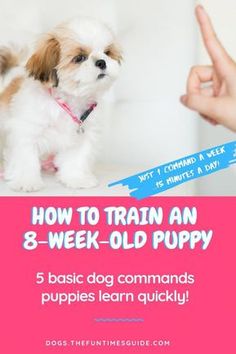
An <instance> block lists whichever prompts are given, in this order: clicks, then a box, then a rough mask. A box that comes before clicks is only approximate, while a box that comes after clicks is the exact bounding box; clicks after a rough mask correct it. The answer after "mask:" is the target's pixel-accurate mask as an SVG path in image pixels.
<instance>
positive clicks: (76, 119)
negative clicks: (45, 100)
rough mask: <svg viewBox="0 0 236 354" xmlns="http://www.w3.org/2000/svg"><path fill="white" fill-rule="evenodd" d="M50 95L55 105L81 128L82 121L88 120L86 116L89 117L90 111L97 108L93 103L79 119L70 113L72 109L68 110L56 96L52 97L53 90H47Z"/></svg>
mask: <svg viewBox="0 0 236 354" xmlns="http://www.w3.org/2000/svg"><path fill="white" fill-rule="evenodd" d="M48 91H49V93H50V95H51V96H52V98H54V100H55V101H56V102H57V104H58V105H59V106H60V107H61V108H62V109H63V110H64V111H65V112H66V113H67V114H68V115H69V116H70V117H71V118H72V119H73V121H74V122H75V123H77V124H78V125H79V126H81V125H82V124H83V123H84V121H85V120H86V119H87V118H88V116H89V115H90V113H92V111H93V110H94V108H96V107H97V103H96V102H94V103H92V104H91V105H90V106H89V108H88V109H87V110H86V111H85V112H84V113H83V114H82V115H81V116H80V117H79V116H78V115H76V114H74V113H73V112H72V109H71V108H70V106H69V105H68V104H67V103H66V102H65V101H64V100H63V99H61V98H60V97H58V96H54V94H53V89H52V88H49V89H48Z"/></svg>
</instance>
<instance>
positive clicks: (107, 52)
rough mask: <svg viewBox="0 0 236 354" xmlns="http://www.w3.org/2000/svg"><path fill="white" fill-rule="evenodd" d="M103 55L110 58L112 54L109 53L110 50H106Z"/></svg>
mask: <svg viewBox="0 0 236 354" xmlns="http://www.w3.org/2000/svg"><path fill="white" fill-rule="evenodd" d="M105 54H106V55H107V56H108V57H110V56H111V54H112V53H111V50H109V49H108V50H106V51H105Z"/></svg>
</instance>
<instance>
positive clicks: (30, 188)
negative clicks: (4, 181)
mask: <svg viewBox="0 0 236 354" xmlns="http://www.w3.org/2000/svg"><path fill="white" fill-rule="evenodd" d="M8 184H9V186H10V188H11V189H13V190H14V191H17V192H36V191H39V190H40V189H42V188H43V185H44V184H43V181H42V179H37V180H36V179H25V180H12V181H10V182H9V183H8Z"/></svg>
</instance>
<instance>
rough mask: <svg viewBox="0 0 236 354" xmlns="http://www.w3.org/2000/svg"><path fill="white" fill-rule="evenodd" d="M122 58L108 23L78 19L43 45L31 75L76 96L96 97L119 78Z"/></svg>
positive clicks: (34, 58)
mask: <svg viewBox="0 0 236 354" xmlns="http://www.w3.org/2000/svg"><path fill="white" fill-rule="evenodd" d="M121 60H122V56H121V52H120V49H119V47H118V45H117V44H116V40H115V37H114V35H113V33H112V32H111V30H110V29H109V28H108V27H106V26H105V25H104V24H102V23H100V22H98V21H95V20H92V19H89V18H78V19H74V20H72V21H70V22H68V23H66V24H63V25H61V26H58V27H57V28H56V29H55V30H54V31H53V32H52V33H51V34H50V35H47V36H46V37H44V38H43V39H42V41H41V42H40V44H39V46H38V49H37V50H36V52H35V53H34V54H33V56H32V57H31V58H30V59H29V61H28V63H27V65H26V68H27V70H28V72H29V75H30V76H33V77H34V78H35V79H36V80H40V81H41V82H43V83H48V84H49V85H52V86H58V87H59V88H60V89H61V90H62V91H64V92H66V93H67V94H71V95H74V96H94V95H97V94H99V93H102V92H104V91H105V90H107V89H108V88H109V87H110V86H111V84H112V83H113V81H114V80H115V79H116V78H117V76H118V73H119V67H120V64H121Z"/></svg>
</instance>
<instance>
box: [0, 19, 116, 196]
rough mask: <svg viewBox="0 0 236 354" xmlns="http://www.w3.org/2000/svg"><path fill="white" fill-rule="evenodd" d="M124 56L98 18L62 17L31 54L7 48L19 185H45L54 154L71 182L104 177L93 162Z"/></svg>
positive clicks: (6, 109)
mask: <svg viewBox="0 0 236 354" xmlns="http://www.w3.org/2000/svg"><path fill="white" fill-rule="evenodd" d="M121 60H122V56H121V52H120V49H119V46H118V45H117V43H116V39H115V36H114V34H113V33H112V32H111V30H110V29H109V28H107V27H106V26H105V25H104V24H102V23H100V22H98V21H96V20H93V19H90V18H76V19H73V20H72V21H69V22H67V23H64V24H61V25H59V26H58V27H56V28H55V29H54V30H53V31H52V32H51V33H48V34H46V35H44V36H43V37H42V38H41V40H40V41H39V43H38V45H37V47H36V50H35V52H33V53H32V55H30V56H28V55H27V54H26V53H25V52H24V51H22V50H21V49H19V48H14V47H4V48H3V47H2V48H0V75H1V78H2V82H1V93H0V134H1V140H2V145H3V148H2V150H3V160H4V178H5V180H6V181H8V182H9V184H10V187H11V188H12V189H14V190H17V191H19V190H21V191H25V192H30V191H36V190H39V189H40V188H41V187H42V186H43V181H42V176H41V165H42V160H43V159H44V158H45V156H50V155H53V156H54V165H55V168H56V170H57V177H58V179H59V180H60V181H61V182H62V183H63V184H64V185H65V186H67V187H70V188H90V187H94V186H95V185H96V184H97V180H96V177H95V176H94V175H93V174H92V165H93V161H94V156H95V153H96V150H97V138H98V131H99V126H100V122H99V119H100V118H99V114H98V110H99V108H100V106H99V105H100V103H99V101H100V99H101V97H102V95H103V94H104V92H105V91H107V90H108V89H109V87H110V86H111V85H112V83H113V82H114V80H115V79H116V78H117V76H118V73H119V68H120V64H121Z"/></svg>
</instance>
